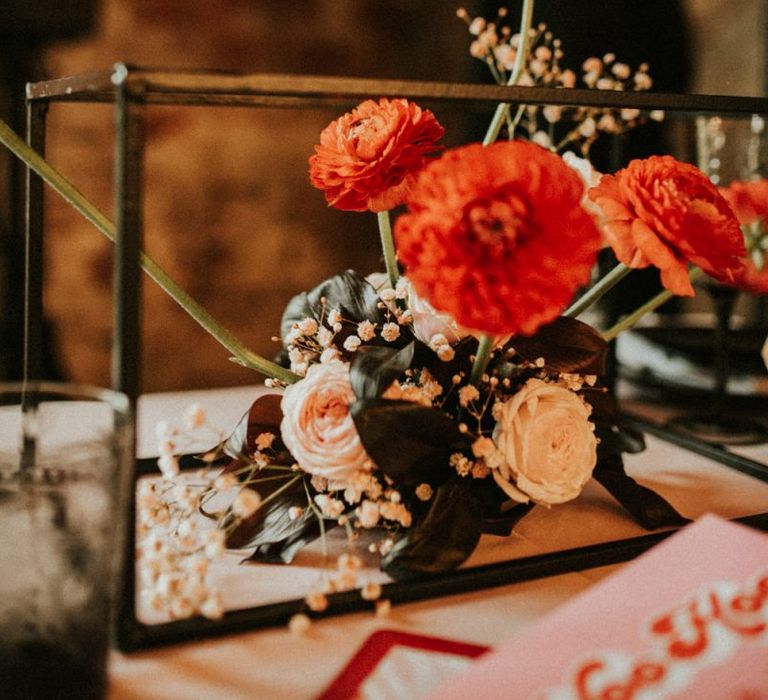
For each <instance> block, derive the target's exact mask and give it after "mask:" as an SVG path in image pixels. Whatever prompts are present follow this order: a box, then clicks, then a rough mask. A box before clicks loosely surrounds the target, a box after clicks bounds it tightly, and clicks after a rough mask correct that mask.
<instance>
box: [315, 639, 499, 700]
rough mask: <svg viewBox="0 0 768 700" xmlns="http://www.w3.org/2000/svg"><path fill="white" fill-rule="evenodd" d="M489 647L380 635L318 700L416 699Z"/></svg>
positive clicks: (462, 668)
mask: <svg viewBox="0 0 768 700" xmlns="http://www.w3.org/2000/svg"><path fill="white" fill-rule="evenodd" d="M487 649H488V647H484V646H478V645H476V644H468V643H465V642H456V641H452V640H450V639H441V638H439V637H425V636H422V635H417V634H410V633H408V632H399V631H396V630H379V631H378V632H374V633H373V634H372V635H371V636H370V637H368V639H367V640H366V641H365V643H364V644H363V646H362V647H360V650H359V651H358V652H357V653H356V654H355V655H354V656H353V657H352V658H351V659H350V661H349V663H347V665H346V666H345V667H344V669H343V670H342V671H341V673H340V674H339V675H338V676H337V677H336V679H335V680H334V681H333V682H332V683H331V685H330V686H328V688H327V689H326V690H325V691H324V692H323V694H322V695H321V696H320V697H319V698H318V699H317V700H352V699H353V698H354V699H357V698H367V697H376V698H393V699H394V698H417V697H420V696H423V695H424V694H425V693H426V692H429V691H430V690H431V689H433V688H435V687H436V686H437V685H438V684H439V683H441V682H442V681H443V680H444V679H445V678H446V677H447V676H448V675H456V674H457V673H459V672H461V671H463V670H464V669H465V668H466V667H467V666H468V665H469V663H470V661H471V660H472V659H474V658H477V657H478V656H480V655H481V654H483V653H485V651H487Z"/></svg>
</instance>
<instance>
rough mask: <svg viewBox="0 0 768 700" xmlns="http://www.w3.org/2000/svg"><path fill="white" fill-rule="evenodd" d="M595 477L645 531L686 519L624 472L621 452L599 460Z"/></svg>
mask: <svg viewBox="0 0 768 700" xmlns="http://www.w3.org/2000/svg"><path fill="white" fill-rule="evenodd" d="M594 477H595V479H597V481H599V482H600V483H601V484H602V485H603V486H604V487H605V488H606V489H607V491H608V492H609V493H610V494H611V495H612V496H613V497H614V498H615V499H616V500H617V501H618V502H619V503H621V505H622V506H624V508H625V509H626V510H627V511H628V512H629V514H630V515H631V516H632V517H633V518H634V519H635V520H636V521H637V522H638V523H640V525H642V526H643V527H644V528H646V529H647V530H654V529H656V528H657V527H667V526H672V525H675V526H677V525H684V524H685V523H687V522H689V521H688V519H687V518H684V517H683V516H682V515H680V513H678V512H677V511H676V510H675V509H674V508H673V507H672V506H671V505H670V504H669V503H668V502H667V501H666V500H665V499H663V498H662V497H661V496H659V494H657V493H655V492H654V491H651V489H649V488H646V487H645V486H642V485H641V484H638V483H637V482H636V481H635V480H634V479H633V478H632V477H631V476H629V475H627V473H626V472H625V471H624V462H623V460H622V458H621V455H620V454H612V455H608V456H605V457H603V458H602V459H600V461H599V462H598V464H597V467H596V468H595V471H594Z"/></svg>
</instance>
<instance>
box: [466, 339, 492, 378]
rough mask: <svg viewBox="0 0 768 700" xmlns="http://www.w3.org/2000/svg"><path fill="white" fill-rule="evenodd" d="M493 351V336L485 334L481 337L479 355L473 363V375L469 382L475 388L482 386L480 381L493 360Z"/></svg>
mask: <svg viewBox="0 0 768 700" xmlns="http://www.w3.org/2000/svg"><path fill="white" fill-rule="evenodd" d="M492 350H493V336H491V335H488V334H487V333H484V334H483V335H481V336H480V344H479V345H478V346H477V355H475V361H474V362H473V363H472V374H471V375H470V378H469V381H470V383H471V384H473V385H474V386H479V385H480V380H481V379H482V378H483V372H485V368H486V367H487V366H488V360H489V359H490V358H491V351H492Z"/></svg>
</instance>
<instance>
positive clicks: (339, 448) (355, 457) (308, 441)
mask: <svg viewBox="0 0 768 700" xmlns="http://www.w3.org/2000/svg"><path fill="white" fill-rule="evenodd" d="M354 400H355V394H354V392H353V391H352V385H351V383H350V380H349V365H348V364H347V363H345V362H341V361H340V360H333V361H331V362H326V363H321V364H314V365H311V366H310V367H309V369H308V370H307V375H306V377H304V379H302V380H301V381H299V382H296V383H295V384H291V385H290V386H288V387H287V388H286V389H285V393H284V394H283V399H282V401H281V403H280V407H281V408H282V411H283V420H282V422H281V423H280V433H281V435H282V437H283V442H284V443H285V445H286V447H288V449H289V450H290V451H291V454H292V455H293V457H294V459H295V460H296V462H298V464H299V466H300V467H301V468H302V469H303V470H304V471H305V472H308V473H309V474H314V475H317V476H322V477H325V478H326V479H330V480H332V481H334V482H339V483H342V484H343V483H345V482H348V481H349V480H350V479H351V478H352V477H353V476H354V475H355V474H356V473H358V472H360V471H370V470H371V469H372V468H373V463H372V462H371V459H370V458H369V457H368V455H367V454H366V452H365V449H364V448H363V444H362V443H361V442H360V437H359V436H358V434H357V429H356V428H355V424H354V421H353V420H352V415H351V414H350V412H349V406H350V404H351V403H352V402H353V401H354Z"/></svg>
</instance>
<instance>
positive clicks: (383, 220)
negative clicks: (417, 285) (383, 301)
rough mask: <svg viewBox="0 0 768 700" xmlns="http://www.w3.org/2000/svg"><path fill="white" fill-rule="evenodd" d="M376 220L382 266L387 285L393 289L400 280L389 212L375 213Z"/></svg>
mask: <svg viewBox="0 0 768 700" xmlns="http://www.w3.org/2000/svg"><path fill="white" fill-rule="evenodd" d="M376 220H377V221H378V223H379V236H380V237H381V251H382V252H383V253H384V265H385V266H386V268H387V275H388V276H389V284H390V286H391V287H392V289H394V288H395V285H396V284H397V280H398V279H399V278H400V271H399V270H398V269H397V255H396V254H395V242H394V240H393V239H392V224H391V223H390V221H389V210H387V211H379V212H376Z"/></svg>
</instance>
